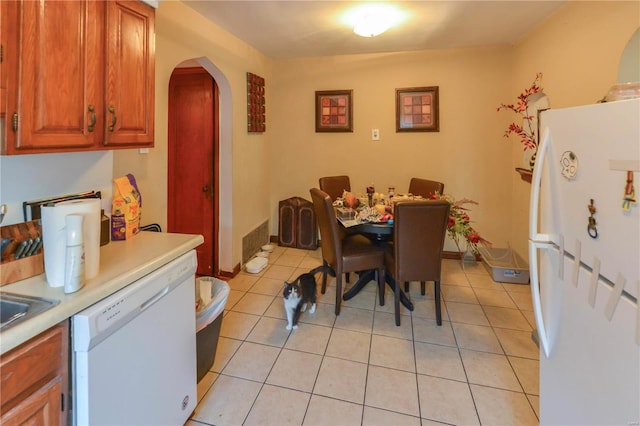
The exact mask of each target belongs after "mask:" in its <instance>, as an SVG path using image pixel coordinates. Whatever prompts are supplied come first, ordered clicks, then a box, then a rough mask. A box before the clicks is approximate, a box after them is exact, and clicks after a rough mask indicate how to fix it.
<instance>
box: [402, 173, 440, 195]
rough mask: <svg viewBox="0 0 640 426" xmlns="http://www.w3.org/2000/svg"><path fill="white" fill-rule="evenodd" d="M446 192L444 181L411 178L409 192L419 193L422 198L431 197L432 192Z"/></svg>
mask: <svg viewBox="0 0 640 426" xmlns="http://www.w3.org/2000/svg"><path fill="white" fill-rule="evenodd" d="M436 192H437V193H438V194H440V195H442V194H443V193H444V183H442V182H438V181H435V180H429V179H420V178H411V181H410V182H409V193H410V194H413V195H419V196H421V197H422V198H429V196H430V195H431V194H434V193H436Z"/></svg>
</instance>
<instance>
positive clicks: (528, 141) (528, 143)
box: [497, 72, 542, 151]
mask: <svg viewBox="0 0 640 426" xmlns="http://www.w3.org/2000/svg"><path fill="white" fill-rule="evenodd" d="M541 79H542V73H540V72H539V73H537V74H536V78H535V79H534V80H533V83H531V86H530V87H528V88H526V89H524V90H523V91H522V93H520V96H518V101H517V103H516V104H500V106H499V107H498V109H497V111H500V110H502V109H508V110H511V111H513V112H515V113H516V114H519V115H521V116H522V125H520V124H516V123H511V124H509V127H507V130H506V131H505V132H504V137H505V138H508V137H509V136H510V135H511V134H512V133H515V134H516V135H518V136H520V142H522V147H523V150H524V151H526V150H528V149H532V150H534V151H535V150H537V147H538V143H537V138H536V129H535V126H534V125H533V119H534V118H535V117H533V116H532V115H528V114H527V109H528V108H529V100H528V98H529V96H531V95H533V94H534V93H538V92H541V91H542V88H541V87H540V86H539V83H540V80H541Z"/></svg>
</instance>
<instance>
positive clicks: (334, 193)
mask: <svg viewBox="0 0 640 426" xmlns="http://www.w3.org/2000/svg"><path fill="white" fill-rule="evenodd" d="M318 183H319V184H320V189H321V190H322V191H324V192H326V193H327V194H329V197H331V201H335V200H336V198H340V197H342V193H343V192H344V191H347V192H351V181H350V180H349V176H325V177H321V178H320V179H319V182H318Z"/></svg>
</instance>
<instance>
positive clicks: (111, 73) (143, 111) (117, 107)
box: [105, 1, 155, 148]
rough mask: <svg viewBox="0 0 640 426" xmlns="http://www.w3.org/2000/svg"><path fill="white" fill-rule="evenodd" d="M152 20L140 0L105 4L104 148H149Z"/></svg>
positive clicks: (149, 10)
mask: <svg viewBox="0 0 640 426" xmlns="http://www.w3.org/2000/svg"><path fill="white" fill-rule="evenodd" d="M154 21H155V10H154V9H153V8H152V7H151V6H148V5H146V4H144V3H142V2H140V1H110V2H107V33H108V34H107V52H106V61H107V100H106V102H107V104H106V109H107V110H106V121H107V122H106V129H105V130H106V137H105V145H106V146H107V147H110V148H117V147H122V148H131V147H140V146H153V140H154V139H153V124H154V103H155V93H154V90H155V67H154V63H155V26H154Z"/></svg>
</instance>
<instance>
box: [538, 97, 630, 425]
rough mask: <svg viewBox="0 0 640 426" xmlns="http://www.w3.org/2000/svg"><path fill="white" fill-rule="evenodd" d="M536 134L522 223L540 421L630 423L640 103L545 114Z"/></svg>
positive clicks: (545, 423) (600, 423) (572, 423)
mask: <svg viewBox="0 0 640 426" xmlns="http://www.w3.org/2000/svg"><path fill="white" fill-rule="evenodd" d="M540 129H541V135H542V137H541V141H540V146H539V149H538V153H537V158H536V164H535V167H534V171H533V179H532V187H531V204H530V217H529V261H530V272H531V293H532V296H533V306H534V311H535V314H536V325H537V334H538V340H539V345H540V423H541V424H543V425H590V424H591V425H614V424H615V425H638V424H639V422H640V310H639V309H638V293H639V290H638V287H639V286H640V214H639V210H640V200H637V202H635V203H634V202H633V200H634V199H637V197H639V196H640V99H632V100H624V101H617V102H609V103H601V104H594V105H587V106H580V107H575V108H566V109H557V110H547V111H544V112H542V114H541V122H540ZM634 190H635V192H634Z"/></svg>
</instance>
